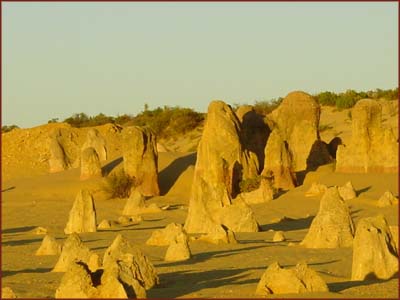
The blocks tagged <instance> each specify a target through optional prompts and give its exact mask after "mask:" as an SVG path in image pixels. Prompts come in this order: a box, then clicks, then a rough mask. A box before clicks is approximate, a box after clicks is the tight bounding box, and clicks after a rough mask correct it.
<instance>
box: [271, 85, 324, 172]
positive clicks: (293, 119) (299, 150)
mask: <svg viewBox="0 0 400 300" xmlns="http://www.w3.org/2000/svg"><path fill="white" fill-rule="evenodd" d="M268 117H269V119H270V122H271V123H272V125H273V127H274V128H273V131H274V130H278V131H279V133H280V136H281V138H282V140H283V141H284V142H286V143H287V149H288V152H289V153H290V154H291V160H292V165H291V170H292V171H295V172H299V171H304V170H309V169H313V168H316V167H317V166H318V165H321V164H323V163H327V162H330V161H331V157H330V155H329V153H328V150H327V148H326V147H325V145H323V144H322V143H321V141H320V138H319V133H318V127H319V117H320V107H319V104H318V102H317V101H316V100H315V99H314V98H313V97H311V96H310V95H309V94H306V93H304V92H292V93H289V94H288V95H287V96H286V97H285V98H284V99H283V101H282V103H281V104H280V105H279V107H278V108H277V109H275V110H274V111H273V112H272V113H271V114H270V115H269V116H268ZM276 139H277V138H276ZM267 144H268V142H267ZM279 147H281V146H279V143H277V142H276V146H275V149H279ZM280 152H282V151H280ZM265 161H266V162H267V158H266V159H265ZM274 176H275V174H274Z"/></svg>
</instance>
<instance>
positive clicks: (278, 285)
mask: <svg viewBox="0 0 400 300" xmlns="http://www.w3.org/2000/svg"><path fill="white" fill-rule="evenodd" d="M328 291H329V290H328V287H327V285H326V283H325V281H324V280H323V279H322V278H321V277H320V276H319V275H318V274H317V272H315V271H314V270H312V269H311V268H309V267H308V266H307V265H306V264H305V263H300V264H297V265H296V267H295V268H294V269H283V268H282V267H281V266H280V265H279V263H277V262H274V263H272V264H271V265H269V267H268V268H267V270H266V271H265V272H264V274H263V275H262V277H261V280H260V281H259V283H258V285H257V289H256V295H259V296H267V295H271V294H300V293H310V292H328Z"/></svg>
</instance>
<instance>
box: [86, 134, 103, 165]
mask: <svg viewBox="0 0 400 300" xmlns="http://www.w3.org/2000/svg"><path fill="white" fill-rule="evenodd" d="M86 148H93V149H94V150H95V152H96V153H97V156H98V157H99V160H100V161H104V160H107V148H106V140H105V139H104V137H103V136H102V135H101V134H100V132H99V131H98V130H97V129H96V128H91V129H89V131H88V133H87V136H86V141H85V143H84V144H83V146H82V152H83V151H84V150H85V149H86Z"/></svg>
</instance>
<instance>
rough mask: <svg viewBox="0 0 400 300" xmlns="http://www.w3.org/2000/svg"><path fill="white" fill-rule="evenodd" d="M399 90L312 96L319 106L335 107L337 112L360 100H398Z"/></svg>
mask: <svg viewBox="0 0 400 300" xmlns="http://www.w3.org/2000/svg"><path fill="white" fill-rule="evenodd" d="M398 94H399V88H395V89H392V90H381V89H376V90H374V91H368V92H357V91H355V90H347V91H346V92H344V93H339V94H335V93H333V92H328V91H326V92H322V93H319V94H316V95H314V96H315V98H316V99H317V100H318V102H319V103H320V104H321V105H327V106H336V107H337V108H338V109H339V110H341V109H345V108H351V107H353V106H354V105H355V104H356V103H357V101H358V100H360V99H385V100H395V99H398Z"/></svg>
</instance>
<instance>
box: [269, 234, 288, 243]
mask: <svg viewBox="0 0 400 300" xmlns="http://www.w3.org/2000/svg"><path fill="white" fill-rule="evenodd" d="M285 240H286V238H285V235H284V234H283V231H277V232H275V233H274V237H273V238H272V241H273V242H283V241H285Z"/></svg>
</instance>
